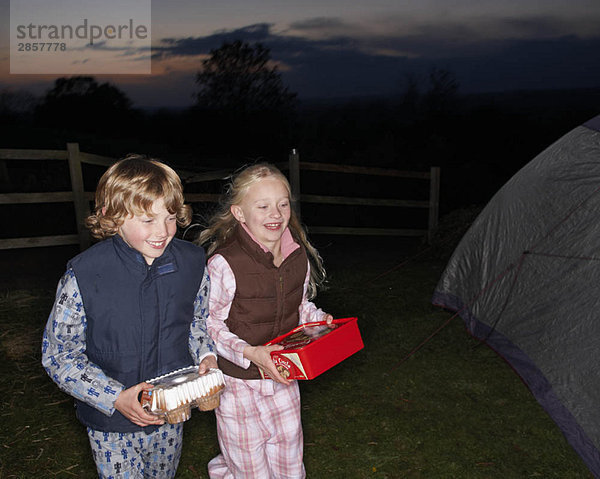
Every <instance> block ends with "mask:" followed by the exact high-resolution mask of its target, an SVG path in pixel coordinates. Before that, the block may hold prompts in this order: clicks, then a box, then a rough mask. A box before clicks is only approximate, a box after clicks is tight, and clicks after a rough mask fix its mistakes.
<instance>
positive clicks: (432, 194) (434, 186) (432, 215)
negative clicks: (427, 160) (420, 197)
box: [427, 166, 440, 243]
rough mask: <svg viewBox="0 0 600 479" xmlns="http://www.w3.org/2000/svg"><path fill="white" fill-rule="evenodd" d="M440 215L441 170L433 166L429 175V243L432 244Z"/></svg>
mask: <svg viewBox="0 0 600 479" xmlns="http://www.w3.org/2000/svg"><path fill="white" fill-rule="evenodd" d="M439 214H440V168H439V166H432V167H431V170H430V175H429V222H428V226H427V242H428V243H431V242H432V240H433V235H434V233H435V230H436V229H437V226H438V216H439Z"/></svg>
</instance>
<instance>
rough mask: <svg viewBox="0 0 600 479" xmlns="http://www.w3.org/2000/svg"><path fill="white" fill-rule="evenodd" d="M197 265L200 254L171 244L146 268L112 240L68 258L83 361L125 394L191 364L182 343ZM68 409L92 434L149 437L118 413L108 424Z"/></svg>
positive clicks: (200, 269)
mask: <svg viewBox="0 0 600 479" xmlns="http://www.w3.org/2000/svg"><path fill="white" fill-rule="evenodd" d="M204 264H205V257H204V250H203V249H202V248H199V247H198V246H195V245H193V244H192V243H189V242H186V241H181V240H178V239H176V238H175V239H173V240H172V241H171V243H170V244H169V245H168V246H167V249H166V250H165V252H164V253H163V254H162V255H161V256H160V257H159V258H156V259H155V260H154V261H153V263H152V265H148V264H147V263H146V262H145V260H144V258H143V257H142V255H141V254H140V253H139V252H138V251H136V250H135V249H133V248H131V247H129V246H128V245H127V244H126V243H125V242H124V241H123V239H122V238H121V237H120V236H119V235H115V236H114V237H112V238H109V239H107V240H105V241H102V242H100V243H97V244H96V245H94V246H92V247H91V248H89V249H88V250H86V251H84V252H83V253H81V254H79V255H78V256H76V257H75V258H73V259H72V260H71V261H70V263H69V267H71V268H72V269H73V271H74V272H75V276H76V278H77V283H78V285H79V289H80V292H81V298H82V301H83V305H84V309H85V313H86V320H87V328H86V341H85V342H86V354H87V356H88V358H89V359H90V361H91V362H93V363H94V364H96V365H98V366H99V367H100V368H101V369H102V370H103V371H104V373H106V375H107V376H109V377H111V378H113V379H116V380H117V381H119V382H121V383H123V384H124V385H125V388H129V387H130V386H134V385H135V384H138V383H140V382H142V381H144V380H147V379H151V378H153V377H155V376H159V375H161V374H165V373H167V372H170V371H172V370H174V369H177V368H181V367H185V366H189V365H190V364H192V363H193V360H192V357H191V355H190V353H189V351H188V337H189V331H190V323H191V322H192V320H193V318H194V300H195V298H196V294H197V293H198V290H199V289H200V283H201V281H202V277H203V274H204ZM76 407H77V417H78V418H79V420H80V421H81V422H82V423H83V424H85V425H86V426H89V427H91V428H93V429H96V430H100V431H107V432H133V431H140V430H146V431H147V432H149V431H151V430H152V429H156V427H153V426H148V427H147V428H141V427H140V426H137V425H135V424H133V423H132V422H131V421H129V420H128V419H126V418H125V417H124V416H123V415H122V414H121V413H120V412H119V411H115V413H114V414H113V415H112V416H110V417H109V416H106V415H105V414H103V413H101V412H100V411H98V410H97V409H95V408H93V407H92V406H89V405H88V404H86V403H84V402H82V401H76Z"/></svg>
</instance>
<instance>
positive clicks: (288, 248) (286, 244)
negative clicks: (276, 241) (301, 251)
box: [240, 223, 300, 259]
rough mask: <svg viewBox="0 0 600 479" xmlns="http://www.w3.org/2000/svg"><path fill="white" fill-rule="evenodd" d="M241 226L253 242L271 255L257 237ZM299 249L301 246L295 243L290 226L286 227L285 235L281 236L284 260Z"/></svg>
mask: <svg viewBox="0 0 600 479" xmlns="http://www.w3.org/2000/svg"><path fill="white" fill-rule="evenodd" d="M240 225H241V226H242V228H243V229H244V231H245V232H246V233H247V234H248V236H250V238H252V241H254V242H255V243H256V244H257V245H258V246H260V249H262V250H263V251H264V252H265V253H271V252H270V251H269V249H268V248H267V247H266V246H265V245H264V244H262V243H261V242H260V241H258V239H256V237H255V236H254V235H253V234H252V233H251V232H250V230H249V229H248V227H247V226H246V225H245V224H244V223H240ZM298 248H300V245H299V244H298V243H296V242H295V241H294V237H293V236H292V233H291V232H290V228H289V226H286V228H285V230H284V232H283V234H282V235H281V254H282V255H283V259H285V258H287V257H288V256H289V255H290V254H292V253H293V252H294V251H295V250H297V249H298ZM271 256H273V255H271Z"/></svg>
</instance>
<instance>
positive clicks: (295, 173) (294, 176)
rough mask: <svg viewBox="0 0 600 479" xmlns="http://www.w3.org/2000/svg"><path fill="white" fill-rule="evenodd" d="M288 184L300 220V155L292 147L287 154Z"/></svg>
mask: <svg viewBox="0 0 600 479" xmlns="http://www.w3.org/2000/svg"><path fill="white" fill-rule="evenodd" d="M289 163H290V168H289V170H290V186H291V187H292V207H293V208H294V211H295V212H296V216H298V220H301V212H300V155H299V154H298V150H296V148H292V151H291V152H290V156H289Z"/></svg>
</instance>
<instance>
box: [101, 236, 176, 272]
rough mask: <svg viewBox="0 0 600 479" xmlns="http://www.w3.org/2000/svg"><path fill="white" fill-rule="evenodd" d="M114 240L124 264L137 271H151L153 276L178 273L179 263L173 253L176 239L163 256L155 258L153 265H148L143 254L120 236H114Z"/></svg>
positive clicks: (171, 242) (170, 243)
mask: <svg viewBox="0 0 600 479" xmlns="http://www.w3.org/2000/svg"><path fill="white" fill-rule="evenodd" d="M112 240H113V244H114V245H115V250H116V251H117V254H118V255H119V257H120V258H121V259H122V260H123V262H124V263H126V264H128V265H129V266H130V267H131V268H133V269H135V270H138V271H140V272H143V273H146V272H147V271H148V270H150V271H151V272H152V273H153V276H161V275H163V274H168V273H174V272H175V271H177V261H176V259H175V256H174V255H173V251H172V249H173V242H174V241H175V238H173V239H172V240H171V241H170V242H169V244H168V245H167V247H166V249H165V251H164V252H163V254H162V255H160V256H159V257H158V258H155V259H154V261H153V262H152V264H151V265H148V263H146V260H145V259H144V256H143V255H142V253H140V252H139V251H138V250H136V249H135V248H132V247H131V246H129V245H128V244H127V243H126V242H125V240H124V239H123V238H121V236H120V235H119V234H116V235H114V236H113V237H112Z"/></svg>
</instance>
